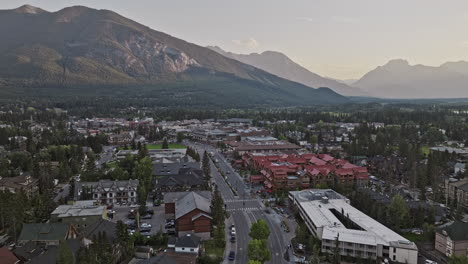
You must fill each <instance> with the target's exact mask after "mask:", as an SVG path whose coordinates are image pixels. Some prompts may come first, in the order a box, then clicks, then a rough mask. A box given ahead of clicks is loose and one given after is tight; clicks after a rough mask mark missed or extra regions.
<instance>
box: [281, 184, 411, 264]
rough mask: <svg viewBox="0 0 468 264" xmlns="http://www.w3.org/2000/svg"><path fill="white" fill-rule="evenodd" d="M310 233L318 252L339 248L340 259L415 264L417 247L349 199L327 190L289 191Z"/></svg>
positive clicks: (330, 251)
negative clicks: (316, 240) (315, 239)
mask: <svg viewBox="0 0 468 264" xmlns="http://www.w3.org/2000/svg"><path fill="white" fill-rule="evenodd" d="M289 198H290V199H291V201H293V203H294V205H295V206H297V208H298V210H299V213H300V215H301V217H302V219H303V220H304V222H305V223H306V224H307V227H308V229H309V230H310V232H311V233H312V234H313V235H314V236H316V237H317V238H319V239H320V240H321V241H322V248H321V251H322V252H324V253H332V252H333V250H334V249H335V247H336V240H337V239H338V247H339V248H340V254H341V255H342V256H350V257H356V258H365V259H377V258H379V259H382V260H384V259H387V260H389V261H390V262H392V263H408V264H417V263H418V248H417V247H416V245H415V244H414V243H413V242H411V241H409V240H407V239H406V238H404V237H402V236H400V235H399V234H397V233H395V232H394V231H392V230H390V229H389V228H387V227H386V226H384V225H382V224H381V223H379V222H377V221H376V220H374V219H372V218H371V217H369V216H367V215H366V214H364V213H362V212H361V211H359V210H357V209H356V208H354V207H353V206H351V205H350V204H349V199H347V198H346V197H344V196H342V195H341V194H339V193H336V192H335V191H333V190H330V189H310V190H302V191H291V192H289Z"/></svg>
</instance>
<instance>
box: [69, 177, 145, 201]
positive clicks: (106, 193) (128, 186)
mask: <svg viewBox="0 0 468 264" xmlns="http://www.w3.org/2000/svg"><path fill="white" fill-rule="evenodd" d="M137 187H138V180H128V181H111V180H101V181H98V182H76V183H75V195H74V197H75V200H76V201H77V200H90V199H94V200H97V201H99V202H100V203H101V204H108V205H109V204H115V203H128V204H134V203H136V202H137Z"/></svg>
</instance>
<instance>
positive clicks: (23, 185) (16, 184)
mask: <svg viewBox="0 0 468 264" xmlns="http://www.w3.org/2000/svg"><path fill="white" fill-rule="evenodd" d="M38 183H39V181H38V180H37V179H34V178H33V177H31V176H30V175H29V174H23V175H21V176H16V177H5V178H2V177H1V176H0V191H10V192H12V193H17V192H20V191H22V192H24V193H26V195H28V196H32V195H33V194H35V193H36V192H37V191H38V190H39V187H38Z"/></svg>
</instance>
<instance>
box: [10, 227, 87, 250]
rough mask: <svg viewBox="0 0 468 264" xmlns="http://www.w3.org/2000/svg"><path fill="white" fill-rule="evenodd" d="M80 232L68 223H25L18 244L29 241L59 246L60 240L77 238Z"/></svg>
mask: <svg viewBox="0 0 468 264" xmlns="http://www.w3.org/2000/svg"><path fill="white" fill-rule="evenodd" d="M77 236H78V232H77V230H76V229H75V227H74V226H73V225H72V224H67V223H33V224H23V229H22V230H21V233H20V235H19V237H18V244H19V245H24V244H26V243H28V242H33V243H35V244H40V245H43V246H46V247H47V246H58V245H59V244H60V241H64V240H68V239H75V238H77Z"/></svg>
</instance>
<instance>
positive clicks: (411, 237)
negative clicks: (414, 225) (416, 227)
mask: <svg viewBox="0 0 468 264" xmlns="http://www.w3.org/2000/svg"><path fill="white" fill-rule="evenodd" d="M403 237H405V238H406V239H408V240H409V241H412V242H420V241H423V240H424V236H422V235H417V234H413V233H404V234H403Z"/></svg>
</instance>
